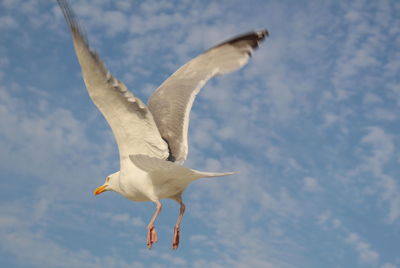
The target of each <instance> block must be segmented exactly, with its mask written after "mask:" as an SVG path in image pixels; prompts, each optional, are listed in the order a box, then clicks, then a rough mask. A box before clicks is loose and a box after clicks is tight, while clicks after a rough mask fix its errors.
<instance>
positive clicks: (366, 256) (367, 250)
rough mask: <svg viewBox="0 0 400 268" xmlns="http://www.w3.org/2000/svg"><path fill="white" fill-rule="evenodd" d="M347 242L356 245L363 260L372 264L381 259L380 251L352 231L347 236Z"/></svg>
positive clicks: (355, 247)
mask: <svg viewBox="0 0 400 268" xmlns="http://www.w3.org/2000/svg"><path fill="white" fill-rule="evenodd" d="M346 243H348V244H350V245H352V246H353V247H354V249H355V250H356V251H357V253H358V257H359V259H360V260H361V262H363V263H367V264H371V265H372V264H376V262H377V261H378V260H379V253H378V252H376V251H374V250H373V249H371V246H370V245H369V244H368V243H366V242H365V241H363V239H362V238H361V237H360V236H359V235H358V234H356V233H350V234H349V235H348V236H347V238H346Z"/></svg>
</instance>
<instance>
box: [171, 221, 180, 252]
mask: <svg viewBox="0 0 400 268" xmlns="http://www.w3.org/2000/svg"><path fill="white" fill-rule="evenodd" d="M178 246H179V227H177V226H175V228H174V236H173V238H172V249H177V248H178Z"/></svg>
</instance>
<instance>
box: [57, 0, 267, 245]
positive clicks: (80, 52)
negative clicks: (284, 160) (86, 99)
mask: <svg viewBox="0 0 400 268" xmlns="http://www.w3.org/2000/svg"><path fill="white" fill-rule="evenodd" d="M58 4H59V6H60V8H61V10H62V12H63V14H64V17H65V19H66V21H67V23H68V25H69V28H70V30H71V33H72V39H73V44H74V47H75V52H76V55H77V58H78V61H79V64H80V66H81V69H82V75H83V80H84V82H85V85H86V88H87V90H88V93H89V96H90V97H91V99H92V100H93V102H94V104H95V105H96V106H97V108H98V109H99V110H100V111H101V113H102V114H103V115H104V117H105V119H106V120H107V122H108V124H109V125H110V127H111V129H112V132H113V134H114V137H115V140H116V142H117V145H118V149H119V157H120V171H118V172H115V173H114V174H111V175H109V176H107V178H106V182H105V183H104V185H102V186H100V187H98V188H97V189H96V190H95V194H96V195H97V194H100V193H102V192H104V191H107V190H111V191H115V192H117V193H119V194H121V195H123V196H124V197H126V198H127V199H129V200H132V201H136V202H145V201H152V202H155V203H156V205H157V210H156V212H155V214H154V216H153V218H152V219H151V221H150V223H149V225H148V234H147V245H148V247H149V248H150V247H151V246H152V244H153V243H154V242H156V241H157V235H156V232H155V229H154V221H155V219H156V217H157V215H158V214H159V212H160V211H161V203H160V200H161V199H165V198H170V199H173V200H176V201H177V202H178V203H179V204H180V205H181V208H180V215H179V217H178V220H177V223H176V225H175V229H174V238H173V243H172V244H173V246H172V247H173V249H176V248H177V247H178V244H179V226H180V223H181V220H182V216H183V213H184V211H185V205H184V204H183V202H182V193H183V191H184V190H185V189H186V188H187V186H188V185H189V184H190V183H191V182H193V181H194V180H197V179H199V178H207V177H220V176H226V175H231V174H234V173H233V172H228V173H209V172H201V171H197V170H193V169H190V168H187V167H184V166H182V165H181V164H182V163H183V162H184V161H185V159H186V156H187V153H188V139H187V134H188V128H189V114H190V110H191V107H192V104H193V102H194V99H195V97H196V95H197V94H198V92H199V91H200V89H201V88H202V87H203V86H204V85H205V83H206V82H207V81H208V80H209V79H211V78H212V77H214V76H216V75H221V74H225V73H229V72H232V71H234V70H237V69H239V68H240V67H242V66H243V65H245V64H246V63H247V62H248V60H249V58H250V55H251V53H252V52H253V50H254V49H256V48H258V45H259V42H261V41H262V40H263V39H264V38H265V37H266V36H268V32H267V31H266V30H262V31H255V32H251V33H248V34H245V35H242V36H238V37H236V38H234V39H231V40H228V41H226V42H223V43H221V44H219V45H217V46H215V47H213V48H211V49H209V50H207V51H206V52H205V53H203V54H201V55H200V56H198V57H196V58H194V59H192V60H191V61H189V62H188V63H186V64H185V65H183V66H182V67H181V68H179V69H178V70H177V71H176V72H175V73H174V74H172V75H171V76H170V77H169V78H168V79H167V80H166V81H165V82H164V83H162V84H161V85H160V87H159V88H158V89H157V90H156V91H155V92H154V93H153V95H152V96H151V97H150V98H149V102H148V106H146V105H145V104H144V103H143V102H142V101H141V100H140V99H139V98H137V97H136V96H134V95H133V94H132V93H131V92H130V91H129V90H128V89H127V87H126V86H125V84H124V83H122V82H121V81H119V80H118V79H116V78H115V77H114V76H113V75H111V73H110V72H109V71H108V70H107V68H106V67H105V65H104V64H103V62H102V61H101V59H100V58H99V56H98V54H97V53H95V52H93V51H92V50H91V49H90V47H89V44H88V41H87V40H86V38H85V36H84V35H83V33H82V30H81V28H80V26H79V25H78V23H77V21H76V19H75V15H74V13H73V12H72V10H71V9H70V7H69V5H68V2H67V0H58Z"/></svg>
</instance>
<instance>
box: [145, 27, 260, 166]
mask: <svg viewBox="0 0 400 268" xmlns="http://www.w3.org/2000/svg"><path fill="white" fill-rule="evenodd" d="M266 36H268V31H266V30H262V31H256V32H251V33H247V34H244V35H241V36H238V37H235V38H233V39H231V40H228V41H226V42H223V43H221V44H219V45H217V46H215V47H213V48H211V49H209V50H207V51H206V52H205V53H203V54H201V55H200V56H198V57H196V58H194V59H192V60H191V61H189V62H188V63H186V64H185V65H183V66H182V67H181V68H179V69H178V70H177V71H176V72H175V73H174V74H173V75H171V76H170V77H169V78H168V79H167V80H165V82H164V83H163V84H162V85H161V86H160V87H159V88H158V89H157V90H156V91H155V92H154V93H153V95H152V96H151V97H150V99H149V103H148V106H149V109H150V111H151V113H152V114H153V117H154V120H155V121H156V123H157V127H158V129H159V131H160V133H161V136H162V137H163V139H164V140H166V141H167V143H168V146H169V150H170V156H169V160H171V161H176V162H178V163H183V161H184V160H185V159H186V155H187V153H188V139H187V134H188V127H189V113H190V110H191V108H192V104H193V101H194V98H195V97H196V95H197V93H198V92H199V91H200V89H201V88H202V87H203V86H204V84H205V83H206V82H207V81H208V80H209V79H210V78H212V77H214V76H216V75H221V74H226V73H229V72H232V71H234V70H237V69H239V68H240V67H242V66H243V65H245V64H246V63H247V61H248V60H249V58H250V56H251V53H252V52H253V50H254V49H256V48H258V45H259V43H260V42H261V41H262V40H263V39H264V38H265V37H266Z"/></svg>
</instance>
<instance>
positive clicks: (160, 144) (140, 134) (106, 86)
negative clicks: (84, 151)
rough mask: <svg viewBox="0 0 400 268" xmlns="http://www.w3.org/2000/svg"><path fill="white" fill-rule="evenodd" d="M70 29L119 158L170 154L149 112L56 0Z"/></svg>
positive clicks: (64, 5) (68, 10) (65, 5)
mask: <svg viewBox="0 0 400 268" xmlns="http://www.w3.org/2000/svg"><path fill="white" fill-rule="evenodd" d="M57 2H58V4H59V6H60V8H61V10H62V12H63V14H64V17H65V19H66V21H67V23H68V26H69V28H70V30H71V33H72V38H73V42H74V47H75V52H76V55H77V57H78V61H79V64H80V65H81V69H82V74H83V80H84V82H85V84H86V88H87V90H88V92H89V95H90V97H91V99H92V100H93V102H94V104H95V105H96V106H97V108H98V109H99V110H100V111H101V112H102V114H103V115H104V117H105V118H106V120H107V122H108V124H109V125H110V127H111V129H112V131H113V133H114V137H115V139H116V141H117V144H118V149H119V153H120V158H121V160H122V159H124V158H128V156H129V154H144V155H149V156H153V157H157V158H160V159H166V158H167V157H168V155H169V152H168V145H167V144H166V142H165V141H164V140H163V139H162V138H161V136H160V132H159V131H158V128H157V126H156V124H155V122H154V119H153V116H152V114H151V112H150V111H149V110H148V109H147V107H146V105H145V104H144V103H143V102H142V101H141V100H140V99H139V98H137V97H135V96H134V95H133V94H132V93H131V92H130V91H128V89H127V88H126V86H125V85H124V84H123V83H122V82H121V81H119V80H118V79H116V78H115V77H114V76H112V75H111V74H110V72H109V71H108V70H107V68H106V67H105V65H104V63H103V62H102V61H101V59H100V58H99V56H98V55H97V53H95V52H93V51H92V50H91V49H90V47H89V44H88V41H87V39H86V38H85V36H84V35H83V33H82V30H81V28H80V27H79V24H78V22H77V21H76V19H75V15H74V13H73V12H72V10H71V8H70V7H69V5H68V2H67V1H66V0H57Z"/></svg>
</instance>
